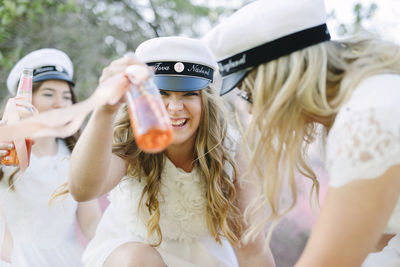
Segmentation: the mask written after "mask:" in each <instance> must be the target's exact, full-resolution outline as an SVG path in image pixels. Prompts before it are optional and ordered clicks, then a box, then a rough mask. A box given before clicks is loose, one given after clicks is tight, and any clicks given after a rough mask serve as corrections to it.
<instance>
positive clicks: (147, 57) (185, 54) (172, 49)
mask: <svg viewBox="0 0 400 267" xmlns="http://www.w3.org/2000/svg"><path fill="white" fill-rule="evenodd" d="M135 54H136V57H137V58H138V59H139V60H141V61H143V62H145V63H150V62H171V61H176V62H190V63H196V64H202V65H205V66H207V67H210V68H212V69H214V70H215V69H216V68H217V63H216V62H215V60H214V58H213V56H212V55H211V54H210V52H209V51H208V49H207V47H206V45H205V44H204V42H202V41H201V40H199V39H192V38H187V37H179V36H171V37H159V38H153V39H150V40H147V41H145V42H143V43H141V44H140V45H139V46H138V47H137V49H136V52H135Z"/></svg>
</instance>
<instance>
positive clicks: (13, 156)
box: [1, 68, 33, 166]
mask: <svg viewBox="0 0 400 267" xmlns="http://www.w3.org/2000/svg"><path fill="white" fill-rule="evenodd" d="M32 76H33V70H32V69H30V68H24V69H23V71H22V74H21V78H20V80H19V84H18V90H17V95H16V97H15V98H16V99H18V100H20V101H25V102H27V103H30V104H31V103H32ZM29 112H31V113H32V112H33V111H32V110H29ZM13 143H14V142H13ZM25 144H26V149H27V152H28V164H29V161H30V155H31V148H32V144H33V140H32V139H29V138H28V139H25ZM1 164H3V165H11V166H18V165H19V160H18V155H17V153H16V150H15V148H13V149H11V150H10V151H9V152H8V154H7V155H5V156H4V157H3V158H2V159H1Z"/></svg>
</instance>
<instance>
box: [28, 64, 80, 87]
mask: <svg viewBox="0 0 400 267" xmlns="http://www.w3.org/2000/svg"><path fill="white" fill-rule="evenodd" d="M46 80H61V81H66V82H68V83H70V84H71V85H75V83H74V81H73V80H72V78H71V77H70V76H69V75H68V72H67V71H66V70H65V69H64V68H63V67H61V66H59V65H55V66H54V65H49V66H42V67H39V68H36V69H34V70H33V80H32V81H33V82H40V81H46Z"/></svg>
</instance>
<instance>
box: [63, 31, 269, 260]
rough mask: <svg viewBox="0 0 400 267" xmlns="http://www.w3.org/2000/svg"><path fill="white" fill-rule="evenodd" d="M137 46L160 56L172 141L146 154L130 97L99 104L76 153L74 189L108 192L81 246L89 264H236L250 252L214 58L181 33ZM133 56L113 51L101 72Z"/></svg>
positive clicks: (142, 53) (158, 73)
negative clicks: (137, 135) (243, 239)
mask: <svg viewBox="0 0 400 267" xmlns="http://www.w3.org/2000/svg"><path fill="white" fill-rule="evenodd" d="M136 56H137V57H138V59H139V60H141V61H143V62H145V63H147V64H148V65H150V66H155V73H154V77H153V79H154V82H155V84H156V85H157V86H158V87H159V88H160V89H161V95H162V100H163V103H164V105H165V107H166V110H167V113H168V115H169V117H170V119H171V126H172V129H173V136H174V137H173V140H172V144H171V145H170V146H169V147H168V148H167V149H166V150H165V151H163V152H161V153H158V154H148V153H145V152H143V151H141V150H140V149H139V148H138V146H137V145H136V143H135V139H134V138H135V137H134V134H133V132H132V130H131V125H130V120H129V116H128V112H127V108H126V105H122V106H121V107H120V109H119V111H118V113H117V114H116V115H115V113H116V112H117V108H118V107H119V106H120V105H119V104H117V105H113V106H112V105H106V106H103V107H101V108H99V109H97V110H96V111H95V112H94V114H93V116H92V118H91V119H90V121H89V123H88V126H87V128H86V129H85V130H84V132H83V134H82V137H81V139H80V140H79V141H78V144H77V146H76V148H75V150H74V152H73V153H72V161H71V164H72V165H71V173H70V177H69V181H70V190H71V192H72V194H73V196H74V197H75V198H76V199H78V200H81V201H86V200H90V199H93V198H96V197H98V196H100V195H102V194H104V193H107V192H110V193H109V200H110V205H109V206H108V208H107V210H106V211H105V213H104V215H103V218H102V220H101V222H100V224H99V227H98V228H97V231H96V236H95V238H94V239H93V240H92V241H91V242H90V243H89V245H88V247H87V249H86V251H85V253H84V256H83V259H84V262H85V265H86V266H96V267H97V266H103V267H108V266H120V265H121V264H127V265H129V266H165V265H168V266H174V267H190V266H204V267H206V266H207V267H210V266H213V267H216V266H218V267H228V266H229V267H235V266H238V261H239V262H240V261H241V259H245V258H246V259H249V258H250V257H249V256H248V255H246V256H247V257H246V256H244V254H245V251H246V250H243V248H246V246H240V237H241V233H242V228H243V224H242V221H241V218H242V217H241V211H242V210H241V209H240V208H241V206H240V205H239V203H240V202H239V200H238V198H237V195H236V192H237V188H238V187H237V183H238V176H237V174H238V173H237V172H236V170H237V169H238V168H236V164H235V163H234V161H233V155H231V152H232V150H233V144H232V142H229V138H228V137H227V121H226V116H224V113H223V111H222V109H221V106H222V105H221V102H220V98H219V97H218V95H217V91H216V90H214V89H213V88H212V86H213V72H214V70H215V68H216V63H215V61H214V60H213V59H212V57H211V56H210V54H209V52H208V51H207V49H206V48H205V46H204V44H203V43H202V42H201V41H200V40H195V39H190V38H183V37H162V38H154V39H151V40H148V41H146V42H144V43H142V44H141V45H140V46H139V47H138V48H137V50H136ZM132 64H138V62H137V61H135V60H134V59H132V58H129V57H124V58H122V59H119V60H116V61H114V62H112V63H111V64H110V65H109V67H107V68H106V69H105V70H104V71H103V74H104V75H103V76H102V77H101V78H100V80H101V81H104V82H105V83H106V82H107V80H111V79H113V78H114V77H117V75H120V74H121V73H124V71H125V70H126V68H127V67H128V66H130V65H132ZM99 86H101V85H99ZM111 89H112V88H110V90H111ZM114 117H115V120H114ZM113 120H114V121H113ZM113 122H114V126H112V123H113ZM112 139H113V143H111V140H112ZM231 145H232V146H231ZM111 150H112V152H113V153H111ZM93 162H96V163H97V164H96V165H94V164H93ZM261 238H262V236H261ZM259 240H260V241H261V242H259V243H260V245H261V247H263V242H262V241H263V240H262V239H259ZM234 249H235V250H236V251H235V252H236V254H235V252H234ZM260 251H261V252H260ZM257 252H260V253H259V254H257ZM264 252H265V251H263V250H262V249H260V250H255V251H252V256H253V258H252V259H254V258H256V256H260V255H261V257H263V259H264V260H265V259H266V260H265V261H268V259H270V258H269V254H268V253H266V254H264ZM256 254H257V255H256ZM241 256H243V257H241ZM249 266H251V265H249ZM253 266H254V265H253Z"/></svg>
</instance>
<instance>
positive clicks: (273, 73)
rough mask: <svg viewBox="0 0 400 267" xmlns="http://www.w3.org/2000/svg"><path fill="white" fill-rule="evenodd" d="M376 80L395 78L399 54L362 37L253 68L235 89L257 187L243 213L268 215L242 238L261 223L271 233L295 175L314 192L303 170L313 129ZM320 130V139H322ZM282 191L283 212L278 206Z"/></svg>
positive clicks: (252, 233)
mask: <svg viewBox="0 0 400 267" xmlns="http://www.w3.org/2000/svg"><path fill="white" fill-rule="evenodd" d="M381 73H397V74H400V50H399V47H398V46H396V45H394V44H392V43H389V42H383V41H379V40H374V39H370V38H361V37H358V38H352V39H348V40H344V41H340V42H339V41H330V42H325V43H321V44H318V45H314V46H311V47H308V48H305V49H302V50H299V51H296V52H293V53H291V54H289V55H287V56H283V57H280V58H278V59H276V60H273V61H271V62H268V63H265V64H261V65H259V66H258V67H256V68H255V69H253V70H252V71H251V72H250V73H249V75H248V76H247V77H246V78H245V79H244V80H243V82H242V84H241V86H240V89H241V90H244V91H246V92H247V93H248V94H249V95H250V97H251V98H252V100H253V106H252V116H253V120H252V121H251V123H250V125H249V126H248V128H247V131H246V140H248V141H247V143H248V145H249V148H250V150H251V151H252V152H251V157H250V158H251V161H250V166H249V169H251V170H254V171H255V172H256V175H255V176H256V179H258V181H257V182H258V183H261V184H262V185H263V186H262V188H263V192H262V193H260V196H259V198H258V201H261V203H262V204H260V202H257V203H258V204H257V203H256V202H255V203H254V204H253V205H252V206H251V207H250V208H249V209H248V210H247V211H246V216H254V214H255V213H256V212H258V211H260V209H263V208H265V207H268V208H270V216H269V217H267V218H264V219H263V220H262V221H259V222H258V223H256V224H254V225H252V227H251V228H250V229H249V230H248V231H247V232H246V234H245V237H246V238H245V239H246V240H248V239H249V238H253V237H255V236H256V235H257V233H259V232H260V231H262V229H263V228H264V226H265V225H266V224H267V223H269V224H270V227H269V233H268V240H269V238H270V236H271V233H272V230H273V226H274V225H275V224H276V223H277V222H278V221H279V219H280V218H281V217H282V216H283V215H284V214H286V213H287V212H288V211H290V210H291V209H292V208H293V207H294V205H295V204H296V201H297V186H296V182H295V172H296V171H297V172H299V173H301V174H303V175H304V176H305V177H308V178H310V179H311V180H312V182H313V187H312V189H311V193H310V199H311V196H312V194H313V192H315V193H316V194H317V195H318V193H319V183H318V180H317V178H316V176H315V174H314V172H313V170H312V169H311V167H310V166H309V164H308V163H307V158H306V154H307V149H308V146H309V144H310V143H311V142H312V141H313V140H314V138H315V136H316V134H317V131H316V129H317V127H316V126H317V123H321V124H323V125H324V127H325V130H327V131H329V128H330V126H331V125H332V123H333V121H334V119H335V116H336V114H337V112H338V110H339V109H340V107H341V106H342V105H343V104H344V103H345V102H346V101H347V100H348V99H349V97H350V96H351V94H352V92H353V90H354V89H355V88H356V86H357V85H358V84H359V83H360V82H361V81H362V80H364V79H365V78H367V77H369V76H371V75H375V74H381ZM327 131H326V132H327ZM285 184H286V185H288V188H289V190H290V193H289V194H290V197H291V200H289V205H288V206H285V207H284V208H283V207H282V205H281V203H280V201H281V200H282V197H283V193H282V192H283V190H284V188H285Z"/></svg>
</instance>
